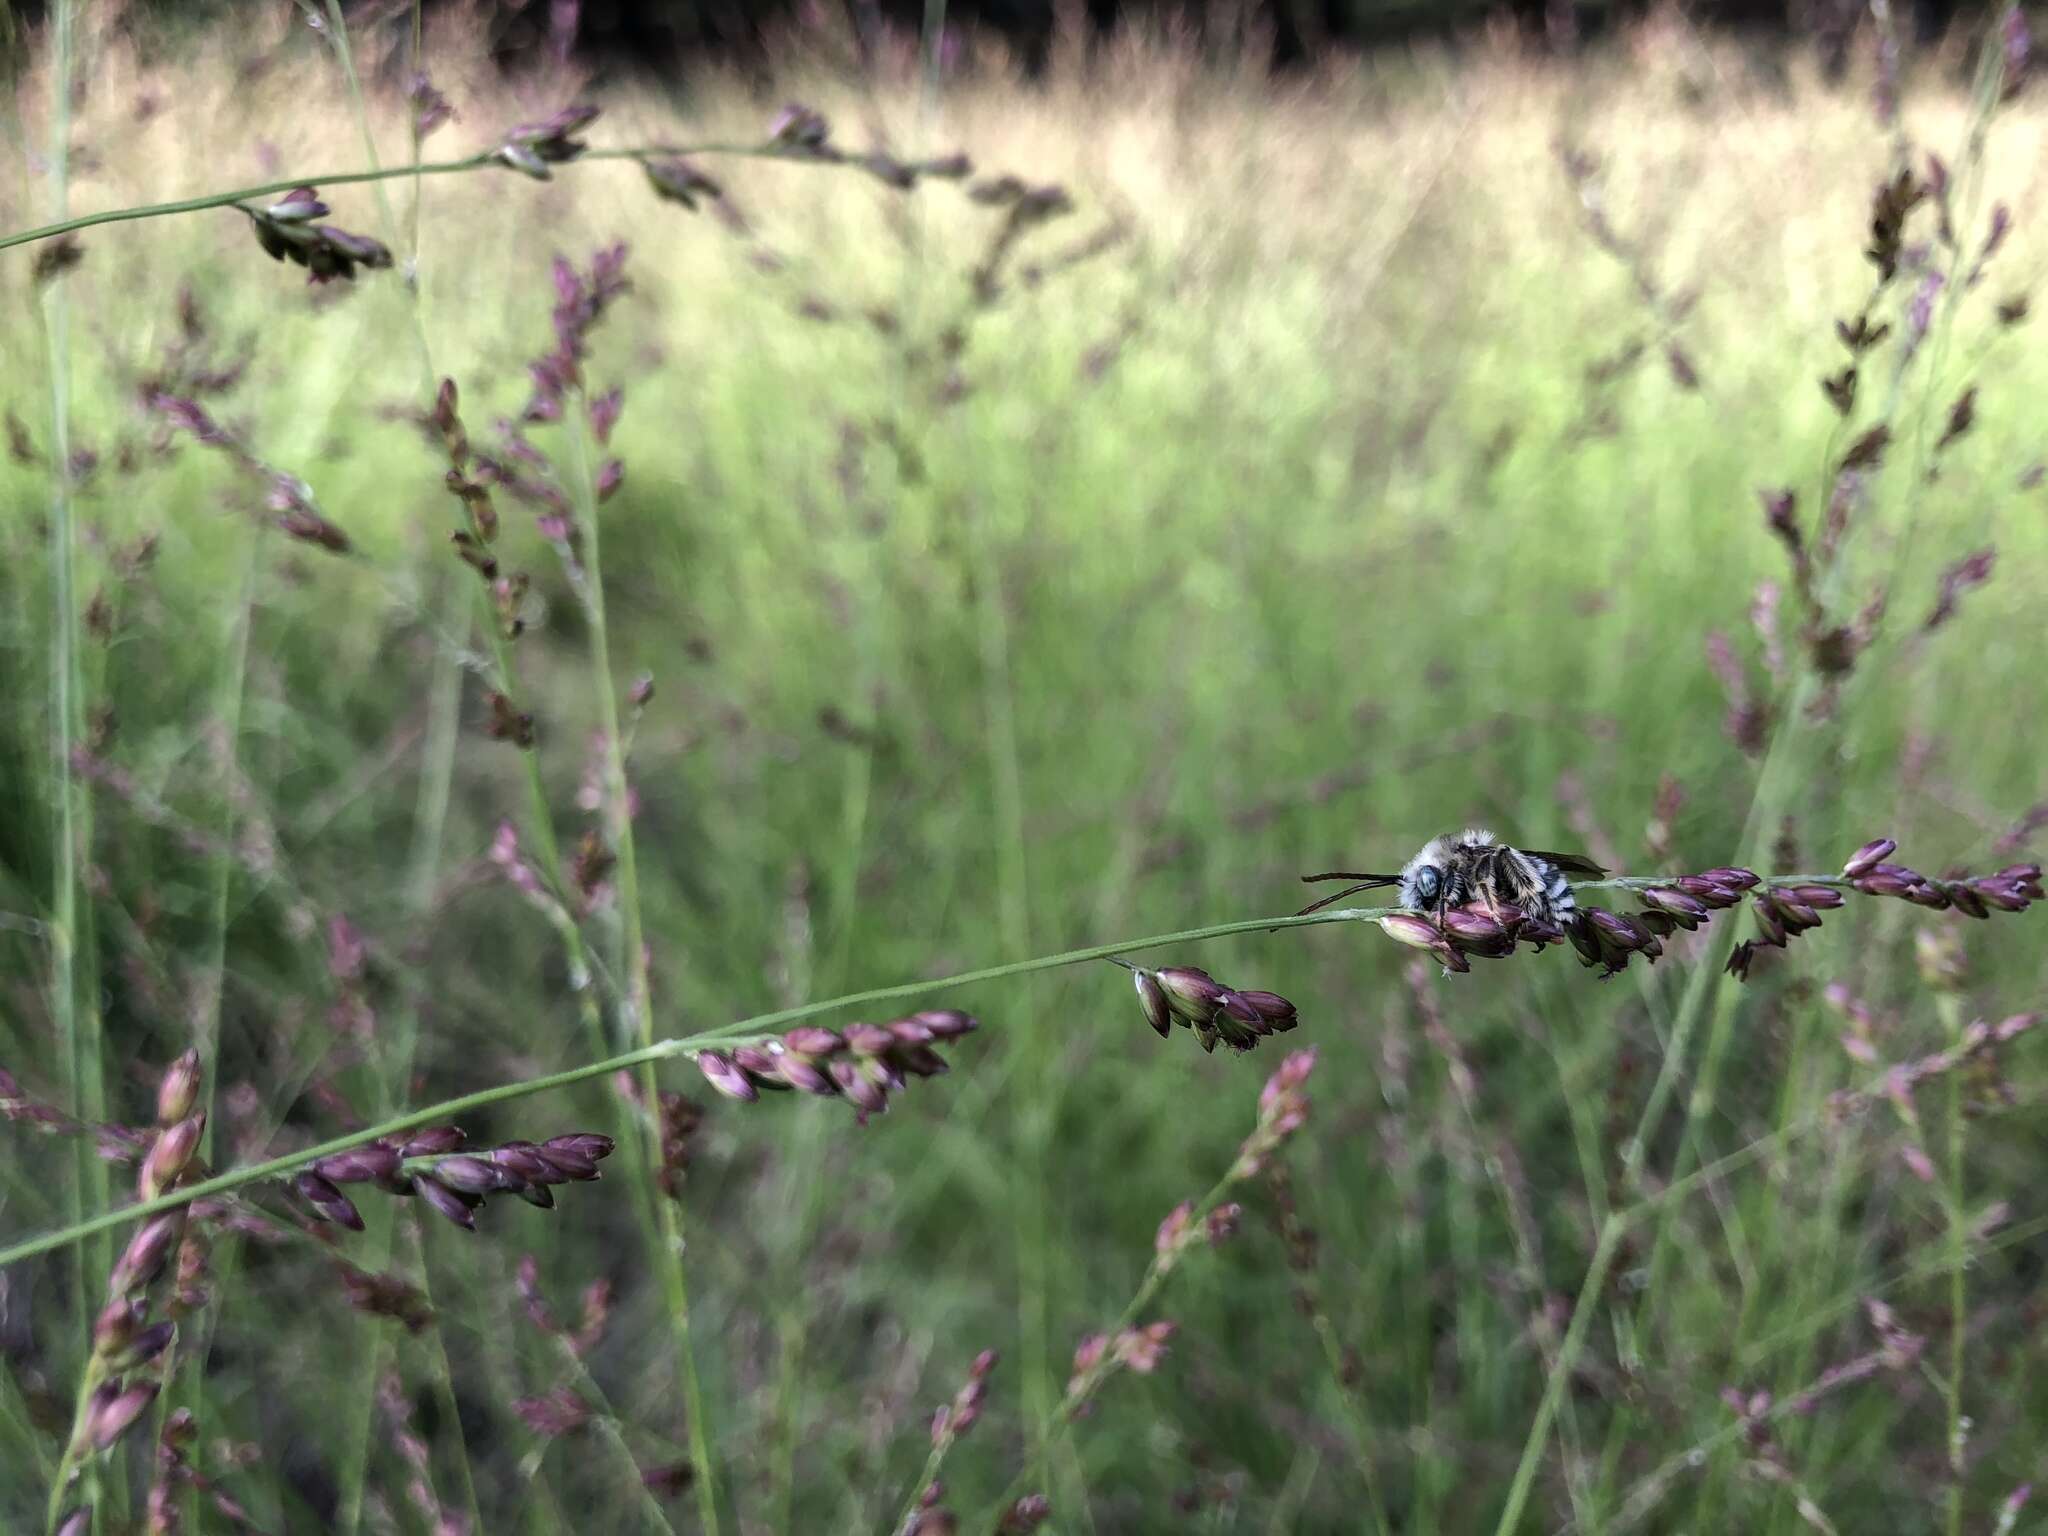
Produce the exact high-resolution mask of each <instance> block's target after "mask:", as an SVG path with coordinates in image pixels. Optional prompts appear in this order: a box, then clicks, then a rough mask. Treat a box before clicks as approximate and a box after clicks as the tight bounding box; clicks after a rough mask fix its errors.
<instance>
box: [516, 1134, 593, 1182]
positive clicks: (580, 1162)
mask: <svg viewBox="0 0 2048 1536" xmlns="http://www.w3.org/2000/svg"><path fill="white" fill-rule="evenodd" d="M589 1139H591V1140H596V1141H601V1142H603V1143H604V1144H605V1151H607V1152H609V1151H610V1150H611V1138H610V1137H609V1136H598V1137H593V1138H589ZM582 1140H585V1138H584V1137H580V1136H558V1137H556V1138H555V1139H554V1140H553V1141H550V1142H549V1143H547V1145H546V1146H543V1147H536V1148H534V1149H533V1150H534V1152H535V1153H536V1154H537V1155H538V1156H540V1157H541V1158H542V1159H544V1160H545V1161H546V1162H547V1163H548V1165H549V1166H550V1167H551V1168H552V1169H553V1171H554V1177H553V1178H550V1179H545V1180H542V1181H541V1182H543V1183H547V1184H559V1183H561V1182H562V1180H563V1179H565V1178H567V1179H574V1180H575V1181H576V1182H577V1183H579V1184H583V1183H588V1182H589V1181H590V1180H592V1179H594V1178H596V1177H597V1176H598V1174H597V1159H596V1158H594V1157H591V1156H588V1155H587V1154H585V1153H584V1151H583V1150H582V1149H581V1148H580V1147H578V1146H576V1145H575V1143H577V1142H579V1141H582Z"/></svg>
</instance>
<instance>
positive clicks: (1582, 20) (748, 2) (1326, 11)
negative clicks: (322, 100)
mask: <svg viewBox="0 0 2048 1536" xmlns="http://www.w3.org/2000/svg"><path fill="white" fill-rule="evenodd" d="M250 3H253V0H145V4H144V5H142V6H141V7H139V8H138V12H137V13H139V14H140V15H143V16H148V17H151V18H153V19H155V20H157V21H160V22H169V23H176V22H179V21H191V22H195V23H202V24H203V23H205V22H209V21H224V20H229V19H231V18H232V16H233V14H234V12H235V10H236V9H237V8H238V7H240V6H243V5H247V4H250ZM423 3H424V4H425V6H426V8H427V9H428V10H429V11H432V10H434V9H436V8H438V6H439V4H441V3H443V0H423ZM1652 3H1653V0H948V3H947V4H946V5H945V6H944V14H945V16H946V21H947V26H948V28H949V29H950V30H952V31H953V32H954V33H955V34H956V35H958V36H961V37H968V36H973V35H975V34H986V33H995V34H999V35H1001V36H1002V37H1003V38H1004V39H1006V40H1007V41H1008V43H1009V44H1010V45H1011V47H1013V48H1014V49H1015V50H1016V51H1017V52H1018V53H1020V54H1021V55H1022V56H1023V57H1024V58H1025V59H1026V60H1028V61H1030V62H1031V63H1033V64H1034V65H1035V64H1037V63H1039V62H1042V61H1043V59H1044V58H1045V57H1046V55H1047V53H1048V51H1049V49H1050V46H1051V43H1052V40H1053V38H1054V36H1055V34H1056V32H1057V30H1058V28H1059V27H1060V25H1061V24H1062V22H1063V20H1065V19H1066V18H1070V17H1085V18H1086V21H1087V24H1088V25H1089V26H1090V27H1092V28H1094V29H1095V30H1096V31H1097V32H1098V33H1103V32H1108V31H1111V30H1113V29H1114V28H1116V27H1118V26H1125V25H1133V24H1138V25H1142V24H1146V23H1151V22H1158V21H1161V20H1172V21H1175V22H1177V23H1178V24H1179V25H1180V26H1181V27H1182V28H1183V29H1184V30H1185V31H1186V32H1187V33H1188V34H1189V35H1191V36H1192V37H1194V38H1196V39H1198V40H1201V41H1203V42H1206V43H1210V44H1213V45H1216V46H1219V47H1229V48H1233V49H1234V48H1241V47H1243V46H1244V45H1245V44H1246V43H1247V42H1248V41H1250V42H1254V43H1256V45H1257V46H1261V47H1269V48H1270V49H1271V50H1272V52H1273V56H1274V62H1275V63H1276V64H1279V65H1282V66H1285V65H1288V64H1290V63H1295V62H1298V61H1301V60H1304V59H1308V58H1312V57H1314V56H1316V55H1317V54H1318V53H1320V52H1321V51H1322V50H1324V49H1327V48H1372V47H1378V46H1388V45H1397V44H1400V43H1403V42H1409V41H1414V40H1417V39H1422V38H1430V37H1455V36H1456V35H1457V34H1459V33H1461V32H1467V31H1470V30H1471V29H1473V28H1475V27H1478V26H1482V25H1485V24H1487V23H1488V22H1495V23H1499V22H1502V21H1505V22H1507V23H1510V24H1512V25H1513V26H1515V27H1516V28H1518V29H1519V30H1520V31H1521V32H1522V33H1523V34H1524V35H1525V36H1526V37H1527V38H1528V39H1529V40H1530V43H1531V45H1532V46H1534V47H1542V48H1568V47H1571V46H1575V45H1577V44H1579V43H1582V42H1586V41H1591V40H1596V39H1597V38H1598V37H1599V36H1600V35H1601V34H1602V33H1603V32H1605V31H1607V30H1608V29H1610V28H1612V27H1613V26H1615V25H1616V24H1617V23H1626V21H1628V20H1629V19H1630V18H1631V17H1635V16H1639V15H1642V14H1644V13H1645V12H1646V11H1647V10H1648V9H1649V8H1650V6H1651V4H1652ZM409 8H410V7H409V5H408V4H407V3H405V0H355V3H353V4H349V5H347V6H346V7H345V13H346V14H348V15H349V16H350V17H351V19H355V18H361V19H363V20H364V21H371V20H374V19H377V18H390V17H393V16H395V15H397V14H402V13H404V12H405V11H407V10H408V9H409ZM1683 8H1684V11H1685V13H1686V14H1687V16H1688V17H1690V18H1691V19H1692V20H1693V22H1694V23H1696V24H1697V25H1700V26H1703V27H1723V28H1734V29H1741V30H1743V31H1746V32H1751V33H1765V34H1777V35H1780V36H1783V37H1785V38H1787V39H1788V40H1796V41H1807V42H1812V43H1815V44H1817V45H1818V46H1820V47H1821V48H1822V49H1823V50H1824V51H1828V50H1839V48H1840V47H1841V45H1842V43H1843V42H1844V41H1845V40H1846V39H1847V38H1848V36H1849V35H1850V34H1852V33H1853V31H1854V30H1855V28H1856V27H1857V26H1858V25H1859V24H1860V23H1862V22H1863V21H1864V20H1865V19H1866V18H1867V16H1868V7H1867V4H1866V3H1865V0H1686V3H1685V4H1684V7H1683ZM47 9H48V0H28V3H24V4H17V5H15V6H14V7H13V8H12V15H13V20H14V23H15V25H14V26H13V27H10V28H9V31H10V32H13V33H14V34H15V35H16V36H19V35H21V34H22V32H24V31H28V30H30V29H33V28H34V27H36V26H37V25H38V24H39V23H40V21H41V20H42V17H43V15H44V13H46V12H47ZM1893 10H1894V14H1895V15H1896V16H1898V17H1899V18H1900V22H1901V25H1902V27H1905V28H1909V29H1910V30H1911V31H1912V32H1913V33H1915V34H1917V35H1919V36H1922V37H1926V36H1931V35H1933V34H1936V33H1938V32H1940V31H1941V30H1942V29H1943V28H1944V27H1946V26H1947V25H1949V24H1950V23H1952V22H1954V21H1957V20H1960V19H1967V18H1970V17H1973V16H1976V15H1978V14H1981V13H1982V12H1983V11H1984V10H1985V6H1984V5H1983V4H1982V3H1971V0H1894V6H1893ZM486 11H487V14H488V15H489V18H490V19H489V24H490V26H491V29H492V35H493V46H494V48H495V50H496V51H497V52H498V54H499V55H500V56H501V57H503V58H504V59H505V60H506V61H507V62H508V63H510V62H513V61H515V60H517V59H518V58H520V57H522V56H526V55H530V54H533V53H539V52H546V51H551V50H560V49H562V48H564V47H567V48H570V49H573V50H574V52H575V53H576V54H577V55H578V56H579V57H581V58H583V59H584V60H585V61H586V62H589V63H592V64H598V65H605V66H613V67H616V66H620V65H627V66H631V65H639V66H643V67H650V68H654V69H659V70H667V69H673V68H675V67H678V66H682V65H686V64H688V63H689V62H690V61H691V60H692V59H694V58H716V59H719V60H722V61H726V62H735V61H736V62H740V63H743V64H761V63H766V62H767V60H768V55H769V54H770V53H771V52H772V50H773V45H774V43H775V41H776V40H777V39H779V38H786V37H787V36H788V35H789V34H790V32H791V30H792V29H801V27H802V26H803V25H804V22H805V20H806V18H809V17H816V16H817V15H819V14H820V13H821V12H823V13H824V14H826V15H828V16H833V17H834V19H836V20H837V21H839V22H841V23H842V24H843V26H844V29H845V30H846V31H849V32H850V33H851V34H852V35H853V36H854V37H855V38H856V39H859V40H863V41H865V42H877V41H879V39H880V38H882V37H883V36H884V35H885V34H887V33H889V32H897V33H900V32H902V31H903V30H906V29H908V30H910V31H913V32H914V31H916V30H917V29H918V28H919V27H921V26H922V24H923V22H924V19H925V16H926V12H927V4H926V0H497V3H496V4H495V6H489V7H486ZM137 13H131V14H137ZM835 13H836V14H835ZM22 23H26V24H27V26H26V28H23V27H22V25H21V24H22Z"/></svg>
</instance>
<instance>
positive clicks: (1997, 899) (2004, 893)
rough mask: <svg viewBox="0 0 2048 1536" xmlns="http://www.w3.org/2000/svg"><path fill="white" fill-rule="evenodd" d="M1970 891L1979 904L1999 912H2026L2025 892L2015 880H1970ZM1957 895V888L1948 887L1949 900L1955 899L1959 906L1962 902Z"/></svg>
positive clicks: (1998, 876) (1988, 877) (2023, 887)
mask: <svg viewBox="0 0 2048 1536" xmlns="http://www.w3.org/2000/svg"><path fill="white" fill-rule="evenodd" d="M1970 889H1971V890H1972V891H1973V892H1974V893H1975V895H1976V897H1977V899H1978V900H1979V901H1980V902H1982V903H1984V904H1985V905H1987V906H1991V907H1996V908H1997V909H1998V910H1999V911H2001V912H2024V911H2026V910H2027V901H2028V897H2027V890H2026V887H2025V886H2023V885H2021V884H2020V883H2019V882H2018V881H2017V880H2008V879H2006V878H2005V877H2004V876H2003V875H1991V876H1987V877H1986V878H1984V879H1981V880H1972V881H1971V882H1970ZM1959 895H1960V888H1959V887H1957V886H1950V887H1949V896H1950V898H1951V899H1956V904H1957V905H1958V906H1961V905H1962V902H1961V901H1960V900H1959V899H1957V898H1959Z"/></svg>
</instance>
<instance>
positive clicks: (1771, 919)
mask: <svg viewBox="0 0 2048 1536" xmlns="http://www.w3.org/2000/svg"><path fill="white" fill-rule="evenodd" d="M1750 910H1751V912H1752V913H1754V914H1755V917H1756V931H1757V937H1758V938H1759V939H1761V940H1762V941H1763V942H1764V943H1766V944H1768V945H1770V946H1771V948H1773V949H1783V948H1784V947H1785V936H1786V935H1785V921H1784V919H1783V918H1782V917H1780V916H1779V915H1778V908H1777V904H1776V903H1774V902H1771V901H1768V900H1764V899H1762V898H1759V899H1758V900H1757V901H1756V902H1755V903H1754V904H1753V905H1752V906H1751V908H1750Z"/></svg>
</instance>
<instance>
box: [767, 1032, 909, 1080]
mask: <svg viewBox="0 0 2048 1536" xmlns="http://www.w3.org/2000/svg"><path fill="white" fill-rule="evenodd" d="M889 1039H890V1042H891V1043H892V1044H893V1043H894V1042H895V1039H896V1037H895V1036H894V1035H891V1036H890V1037H889ZM732 1064H733V1065H734V1066H735V1067H738V1068H739V1069H740V1071H742V1072H744V1073H746V1075H747V1078H748V1080H749V1081H750V1082H752V1083H753V1085H754V1086H755V1087H756V1088H767V1089H771V1090H773V1091H775V1092H778V1093H786V1092H788V1090H789V1084H788V1083H787V1082H786V1081H784V1079H783V1076H782V1059H781V1058H780V1057H778V1056H771V1055H770V1054H769V1053H768V1052H766V1051H764V1050H762V1049H761V1048H760V1047H759V1046H758V1045H736V1046H734V1047H733V1048H732Z"/></svg>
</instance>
